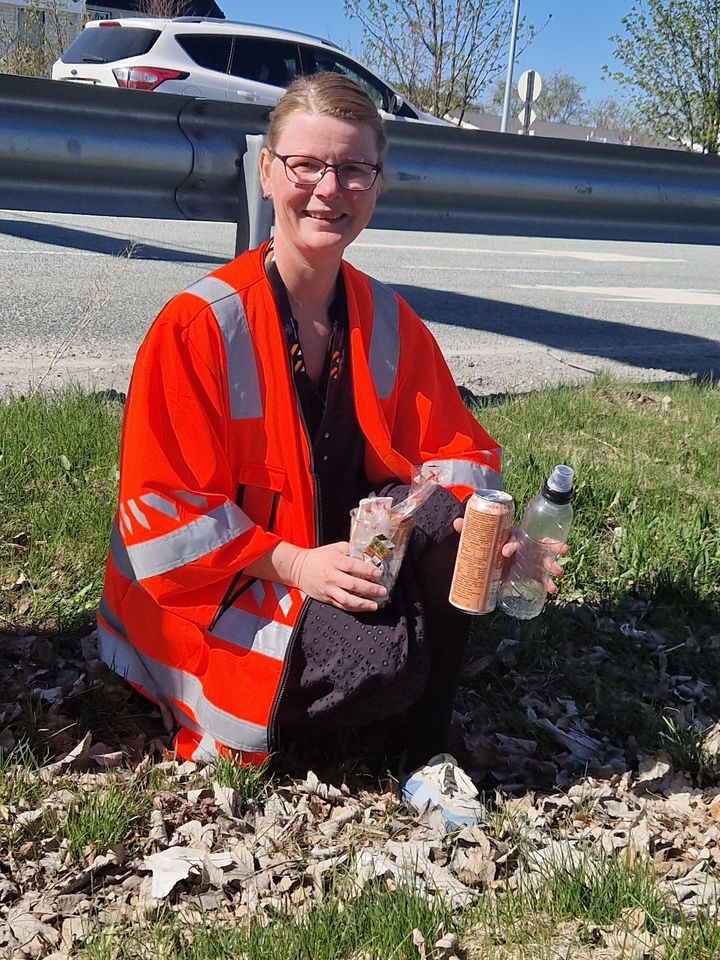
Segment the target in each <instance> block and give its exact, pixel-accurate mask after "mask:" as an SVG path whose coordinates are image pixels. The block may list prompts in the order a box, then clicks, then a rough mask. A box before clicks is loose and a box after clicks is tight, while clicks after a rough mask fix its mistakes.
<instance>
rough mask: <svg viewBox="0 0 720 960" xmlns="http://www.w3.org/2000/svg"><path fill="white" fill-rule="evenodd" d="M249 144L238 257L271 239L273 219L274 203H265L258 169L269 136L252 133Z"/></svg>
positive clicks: (236, 246) (246, 157)
mask: <svg viewBox="0 0 720 960" xmlns="http://www.w3.org/2000/svg"><path fill="white" fill-rule="evenodd" d="M245 143H246V150H245V153H244V154H243V158H242V172H243V187H244V190H245V205H244V208H243V209H241V211H240V217H239V219H238V224H237V232H236V234H235V256H238V254H241V253H243V252H244V251H245V250H252V249H253V248H254V247H257V246H259V245H260V244H261V243H262V242H263V241H264V240H268V239H269V237H270V231H271V229H272V220H273V209H272V204H271V203H269V202H268V201H267V200H263V196H262V187H261V186H260V170H259V167H258V163H259V160H260V151H261V150H262V148H263V146H264V144H265V137H264V136H263V135H262V134H261V133H248V134H247V135H246V137H245Z"/></svg>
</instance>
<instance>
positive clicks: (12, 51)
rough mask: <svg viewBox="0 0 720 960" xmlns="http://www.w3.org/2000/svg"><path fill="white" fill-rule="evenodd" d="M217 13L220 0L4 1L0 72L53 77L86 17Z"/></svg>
mask: <svg viewBox="0 0 720 960" xmlns="http://www.w3.org/2000/svg"><path fill="white" fill-rule="evenodd" d="M138 16H151V17H177V16H183V17H195V16H199V17H217V18H219V19H223V20H224V19H225V14H224V13H223V11H222V9H221V8H220V7H219V6H218V4H217V3H216V0H107V2H102V0H0V72H2V73H16V74H23V75H27V76H32V77H49V76H50V69H51V67H52V65H53V63H54V61H55V60H57V58H58V57H59V56H60V54H61V53H62V52H63V50H66V49H67V48H68V47H69V46H70V44H71V43H72V41H73V40H74V39H75V37H76V36H77V35H78V33H79V32H80V31H81V30H82V28H83V24H84V23H85V22H86V21H87V20H113V19H116V18H120V17H138Z"/></svg>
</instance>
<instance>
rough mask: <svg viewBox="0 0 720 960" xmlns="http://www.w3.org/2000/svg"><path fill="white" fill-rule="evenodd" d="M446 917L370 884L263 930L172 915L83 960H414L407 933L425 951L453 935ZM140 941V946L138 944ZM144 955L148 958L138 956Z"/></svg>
mask: <svg viewBox="0 0 720 960" xmlns="http://www.w3.org/2000/svg"><path fill="white" fill-rule="evenodd" d="M455 926H456V922H455V920H454V919H453V916H452V914H451V912H450V910H449V909H448V908H447V907H445V906H443V904H442V903H441V902H439V901H437V900H433V901H428V900H426V899H425V898H423V897H421V896H419V895H418V894H417V893H415V892H413V891H412V890H409V889H406V888H403V887H399V888H398V889H397V890H395V891H393V892H390V891H389V890H388V889H387V888H386V887H385V886H384V885H382V884H369V885H368V886H366V887H365V888H364V889H363V890H362V892H360V893H359V894H358V895H357V896H353V897H351V898H348V899H345V898H343V896H342V894H341V893H340V892H335V893H331V894H329V895H328V896H327V897H325V899H323V900H322V901H321V902H320V903H317V904H315V905H314V906H312V907H311V908H310V910H309V911H307V912H306V913H305V914H304V915H303V914H295V915H294V916H288V915H285V914H282V913H276V914H274V915H270V917H269V918H267V922H266V923H261V922H259V921H258V920H249V921H245V922H243V921H238V920H232V921H231V920H230V918H226V920H225V922H224V923H218V922H217V918H216V919H214V920H213V921H211V920H210V919H209V918H208V920H207V922H206V923H202V922H201V923H199V924H195V925H193V927H192V930H191V935H190V931H189V928H188V925H187V924H183V922H182V920H178V919H176V918H172V917H171V916H170V915H166V916H164V917H162V918H161V919H160V920H159V921H158V922H157V923H156V924H155V925H154V926H153V927H151V928H150V929H148V930H146V931H143V932H142V938H141V937H140V936H139V935H138V933H139V932H138V933H135V932H132V931H124V932H121V931H107V932H105V933H103V934H101V935H100V936H99V937H97V938H95V939H94V940H93V941H91V942H90V943H89V944H88V945H87V946H86V948H85V949H84V950H83V952H82V953H81V954H80V957H81V958H82V960H111V958H112V960H130V958H135V957H141V956H151V955H152V956H153V957H155V958H157V960H165V958H167V960H170V958H173V960H225V958H228V960H229V958H243V960H279V958H282V960H338V958H340V957H342V958H348V960H350V958H359V957H361V956H362V957H364V958H367V960H417V958H418V956H419V953H418V948H417V946H415V945H414V944H413V940H412V934H413V931H414V930H419V931H420V932H421V933H422V934H423V937H424V938H425V942H426V943H427V944H428V953H429V948H430V946H431V945H432V944H433V943H434V942H435V941H436V940H437V938H438V935H439V934H438V931H439V930H442V931H443V932H445V933H447V932H449V931H451V930H453V929H454V928H455ZM140 940H142V946H141V945H140ZM143 950H145V951H146V952H144V953H143V952H142V951H143Z"/></svg>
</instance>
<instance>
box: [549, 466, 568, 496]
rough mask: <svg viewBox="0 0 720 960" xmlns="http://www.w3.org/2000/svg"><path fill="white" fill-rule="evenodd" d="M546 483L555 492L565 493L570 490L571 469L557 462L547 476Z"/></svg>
mask: <svg viewBox="0 0 720 960" xmlns="http://www.w3.org/2000/svg"><path fill="white" fill-rule="evenodd" d="M547 485H548V487H549V488H550V489H551V490H555V491H556V492H557V493H567V492H568V490H572V485H573V469H572V467H568V466H566V465H565V464H564V463H559V464H558V465H557V466H556V467H555V469H554V470H553V472H552V473H551V474H550V476H549V477H548V481H547Z"/></svg>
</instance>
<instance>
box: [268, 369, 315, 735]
mask: <svg viewBox="0 0 720 960" xmlns="http://www.w3.org/2000/svg"><path fill="white" fill-rule="evenodd" d="M285 364H286V367H287V370H288V374H289V376H290V382H291V383H292V386H293V393H294V394H295V404H296V406H297V410H298V414H299V416H300V423H301V425H302V428H303V433H304V434H305V439H306V440H307V445H308V453H309V456H310V476H311V477H312V485H313V507H314V510H313V518H314V527H315V546H316V547H317V546H318V544H320V543H321V542H322V541H321V539H320V535H321V517H320V514H321V506H320V498H319V497H318V483H317V474H316V473H315V458H314V456H313V446H312V440H311V438H310V431H309V430H308V428H307V423H306V421H305V415H304V414H303V410H302V404H301V403H300V397H299V396H298V391H297V386H296V385H295V377H294V376H293V372H292V369H291V367H290V358H289V357H288V353H287V350H286V351H285ZM310 599H311V598H310V597H308V596H306V597H305V599H304V600H303V604H302V607H301V608H300V613H299V614H298V617H297V620H296V621H295V626H294V627H293V629H292V633H291V634H290V639H289V640H288V646H287V651H286V652H285V661H284V663H283V668H282V673H281V674H280V682H279V683H278V688H277V690H276V692H275V699H274V701H273V705H272V707H271V708H270V716H269V718H268V726H267V730H268V752H270V753H272V751H273V750H274V749H275V746H276V744H277V714H278V707H279V706H280V700H281V699H282V695H283V693H284V692H285V687H286V686H287V680H288V673H289V672H290V660H291V658H292V653H293V647H294V646H295V639H296V637H297V635H298V633H299V632H300V627H301V626H302V624H303V621H304V620H305V615H306V613H307V608H308V604H309V603H310Z"/></svg>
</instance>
